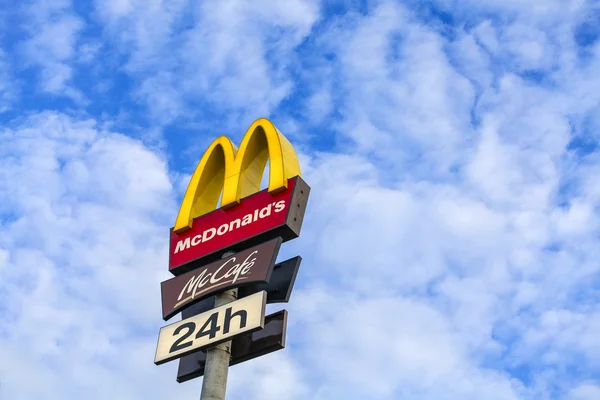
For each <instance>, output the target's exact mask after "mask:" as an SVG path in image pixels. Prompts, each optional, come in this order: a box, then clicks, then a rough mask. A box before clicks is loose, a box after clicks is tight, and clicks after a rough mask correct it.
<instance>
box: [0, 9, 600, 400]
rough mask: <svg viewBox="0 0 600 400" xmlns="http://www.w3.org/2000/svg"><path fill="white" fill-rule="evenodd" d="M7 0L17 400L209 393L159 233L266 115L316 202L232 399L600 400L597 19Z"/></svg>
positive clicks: (6, 118) (6, 244)
mask: <svg viewBox="0 0 600 400" xmlns="http://www.w3.org/2000/svg"><path fill="white" fill-rule="evenodd" d="M0 4H1V5H0V32H1V36H0V121H1V126H0V199H1V201H0V224H1V228H2V229H1V231H0V352H1V356H0V399H2V400H29V399H34V398H37V399H48V400H58V399H60V400H66V399H79V398H85V399H90V400H94V399H109V398H110V399H113V398H114V399H125V400H129V399H131V400H135V399H144V400H149V399H157V400H159V399H166V398H177V399H196V398H199V393H200V387H201V379H197V380H194V381H191V382H187V383H184V384H178V383H176V381H175V376H176V369H177V362H171V363H168V364H165V365H162V366H159V367H157V366H155V365H154V364H153V357H154V350H155V346H156V339H157V334H158V329H159V327H160V326H162V325H164V324H165V323H164V322H163V321H162V319H161V318H160V291H159V282H160V281H162V280H164V279H167V278H168V277H169V276H170V274H169V273H168V271H167V244H168V229H169V228H170V227H171V226H172V225H173V222H174V219H175V215H176V212H177V209H178V206H179V201H180V199H181V197H182V195H183V191H184V189H185V186H186V185H187V181H188V179H189V174H190V173H191V172H192V171H193V168H194V167H195V165H196V163H197V161H198V159H199V157H200V156H201V155H202V153H203V151H204V149H205V148H206V146H207V145H208V144H209V143H210V141H211V140H212V139H213V138H214V137H215V136H217V135H219V134H227V135H229V136H230V137H231V138H232V139H233V141H234V142H239V140H240V138H241V136H242V135H243V133H244V132H245V130H246V129H247V128H248V126H249V125H250V124H251V123H252V122H253V121H254V120H255V119H257V118H259V117H267V118H270V119H271V120H272V121H273V122H274V123H275V125H276V126H277V127H278V128H279V129H280V130H281V131H282V132H283V133H284V134H285V135H286V136H287V137H288V138H290V140H291V141H292V142H293V143H294V144H295V146H296V149H297V151H298V153H299V156H300V157H301V163H302V168H303V176H304V178H305V180H306V181H307V182H308V183H309V184H310V185H311V187H312V192H311V198H310V201H309V208H308V211H307V215H306V219H305V223H304V226H303V231H302V235H301V237H300V238H299V239H296V240H294V241H292V242H289V243H288V244H285V245H284V246H283V248H282V251H281V253H280V257H279V259H280V260H283V259H285V258H287V257H291V256H295V255H302V256H303V259H304V261H303V264H302V267H301V270H300V274H299V277H298V280H297V282H296V288H295V291H294V293H293V296H292V300H291V302H290V303H289V304H288V305H286V306H285V308H286V309H288V310H289V312H290V315H289V326H288V345H287V347H286V349H285V350H282V351H279V352H277V353H274V354H271V355H269V356H265V357H262V358H260V359H257V360H254V361H251V362H247V363H245V364H241V365H238V366H235V367H232V369H231V370H230V380H229V386H228V399H232V400H235V399H240V400H242V399H243V400H252V399H256V400H270V399H273V400H281V399H286V400H288V399H298V400H300V399H315V400H330V399H373V400H379V399H436V400H438V399H439V400H445V399H492V400H493V399H499V400H500V399H501V400H511V399H573V400H597V399H600V357H599V356H598V355H599V354H600V334H599V332H600V306H599V304H598V303H599V300H600V263H599V261H598V260H599V258H600V239H599V238H600V236H599V233H600V208H599V206H600V185H599V184H598V179H599V178H598V176H600V151H599V149H598V141H599V140H600V108H599V104H600V73H599V71H600V41H599V40H598V39H600V2H597V1H587V2H586V1H583V0H531V1H528V2H525V1H514V0H487V1H480V0H461V1H458V0H428V1H422V0H406V1H403V2H400V1H398V2H393V1H352V0H349V1H342V0H340V1H326V2H322V3H319V2H317V1H310V0H306V1H304V0H286V1H285V2H284V1H281V2H271V1H244V0H237V1H235V0H232V1H229V0H217V1H210V0H207V1H190V2H188V1H184V0H110V1H95V2H83V1H68V0H40V1H37V2H33V1H19V2H13V1H8V0H5V1H2V2H0ZM278 308H281V307H277V308H270V307H269V311H275V310H276V309H278Z"/></svg>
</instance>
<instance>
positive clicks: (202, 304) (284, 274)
mask: <svg viewBox="0 0 600 400" xmlns="http://www.w3.org/2000/svg"><path fill="white" fill-rule="evenodd" d="M301 261H302V257H300V256H296V257H293V258H290V259H289V260H285V261H283V262H281V263H279V264H275V267H274V268H273V272H272V273H271V279H269V283H260V282H259V283H251V284H249V285H246V286H243V287H240V288H239V289H238V299H241V298H244V297H246V296H249V295H251V294H253V293H256V292H260V291H261V290H265V291H266V292H267V304H272V303H287V302H288V301H289V299H290V296H291V294H292V289H293V288H294V282H295V280H296V275H298V269H299V268H300V262H301ZM214 307H215V296H214V295H212V296H210V297H205V298H203V299H202V300H200V301H198V302H194V303H193V304H192V305H190V306H189V307H187V308H185V309H184V310H183V311H182V313H181V317H182V319H186V318H189V317H191V316H193V315H196V314H201V313H203V312H206V311H208V310H211V309H213V308H214Z"/></svg>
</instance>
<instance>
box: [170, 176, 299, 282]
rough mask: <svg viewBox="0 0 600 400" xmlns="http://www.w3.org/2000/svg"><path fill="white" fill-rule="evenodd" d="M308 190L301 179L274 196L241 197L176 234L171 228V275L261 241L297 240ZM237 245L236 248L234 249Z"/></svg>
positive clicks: (261, 193)
mask: <svg viewBox="0 0 600 400" xmlns="http://www.w3.org/2000/svg"><path fill="white" fill-rule="evenodd" d="M309 191H310V188H309V187H308V185H306V183H305V182H304V181H303V180H302V179H301V178H300V177H295V178H292V179H290V180H289V181H288V188H287V189H286V190H284V191H282V192H279V193H276V194H270V193H269V192H268V190H266V189H265V190H262V191H260V192H258V193H255V194H253V195H251V196H248V197H246V198H243V199H241V200H240V203H239V204H238V205H237V206H235V207H232V208H227V209H223V208H220V209H218V210H215V211H213V212H210V213H208V214H205V215H202V216H200V217H198V218H196V219H194V221H193V223H192V228H191V229H189V230H188V231H186V232H184V233H181V234H176V233H174V232H173V230H172V229H171V242H170V246H169V271H171V272H172V273H173V274H174V275H179V274H181V273H184V272H187V271H189V270H191V269H194V268H197V267H199V266H201V265H202V264H201V262H204V263H206V262H210V261H213V260H215V259H218V258H219V254H217V253H218V252H219V251H221V250H226V249H230V250H234V251H239V250H241V249H242V247H244V246H250V245H253V244H255V243H260V242H261V241H264V240H268V239H271V238H273V237H275V236H281V237H282V238H283V240H284V241H287V240H289V239H293V238H295V237H298V235H299V234H300V227H301V224H302V217H303V216H304V210H305V209H306V203H307V201H308V194H309ZM236 246H237V248H236Z"/></svg>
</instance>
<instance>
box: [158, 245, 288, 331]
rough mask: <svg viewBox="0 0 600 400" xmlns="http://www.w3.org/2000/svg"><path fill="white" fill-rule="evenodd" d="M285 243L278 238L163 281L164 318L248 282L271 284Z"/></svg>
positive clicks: (161, 285) (166, 318)
mask: <svg viewBox="0 0 600 400" xmlns="http://www.w3.org/2000/svg"><path fill="white" fill-rule="evenodd" d="M281 242H282V239H281V238H280V237H277V238H275V239H272V240H270V241H268V242H265V243H262V244H259V245H258V246H254V247H251V248H249V249H247V250H243V251H240V252H239V253H235V254H233V255H232V256H229V257H226V258H224V259H221V260H219V261H215V262H213V263H210V264H208V265H205V266H203V267H201V268H198V269H195V270H193V271H190V272H188V273H185V274H183V275H179V276H176V277H175V278H172V279H169V280H167V281H164V282H162V283H161V284H160V289H161V295H162V308H163V319H164V320H165V321H166V320H168V319H169V318H171V317H172V316H173V315H175V314H177V313H178V312H180V311H181V310H183V309H184V308H186V307H189V306H191V305H192V304H194V303H196V302H198V301H200V300H202V299H203V298H205V297H207V296H210V295H211V294H213V293H215V292H220V291H223V290H226V289H230V288H233V287H239V286H243V285H247V284H256V283H267V282H268V281H269V280H270V278H271V273H272V271H273V266H274V265H275V260H276V258H277V253H279V247H280V246H281ZM255 292H256V291H255ZM255 292H253V293H255Z"/></svg>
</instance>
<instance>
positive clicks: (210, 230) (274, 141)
mask: <svg viewBox="0 0 600 400" xmlns="http://www.w3.org/2000/svg"><path fill="white" fill-rule="evenodd" d="M267 161H269V186H268V188H267V189H265V190H263V191H260V182H261V179H262V174H263V171H264V169H265V166H266V164H267ZM221 192H222V200H221V207H220V208H218V209H216V208H217V201H218V199H219V196H220V195H221ZM309 192H310V188H309V186H308V185H307V184H306V183H305V182H304V181H303V180H302V178H301V177H300V165H299V163H298V157H297V155H296V152H295V150H294V148H293V147H292V145H291V144H290V142H289V141H288V140H287V139H286V138H285V136H283V135H282V134H281V132H279V130H277V128H275V126H274V125H273V124H272V123H271V122H270V121H268V120H267V119H264V118H261V119H258V120H256V121H255V122H254V123H253V124H252V125H251V126H250V128H249V129H248V131H246V134H245V135H244V137H243V139H242V143H241V144H240V147H239V149H238V148H237V147H236V146H235V145H234V144H233V143H232V142H231V140H229V139H228V138H227V137H225V136H219V137H218V138H217V139H215V140H214V141H213V142H212V144H211V145H210V146H209V147H208V149H207V150H206V152H205V153H204V155H203V156H202V158H201V159H200V162H199V163H198V166H197V167H196V170H195V171H194V173H193V175H192V177H191V179H190V183H189V185H188V188H187V190H186V192H185V195H184V197H183V201H182V204H181V207H180V209H179V213H178V214H177V219H176V221H175V226H174V227H173V228H172V229H171V235H170V246H169V270H170V271H171V272H172V273H173V274H174V275H180V274H182V273H185V272H187V271H190V270H192V269H194V268H197V267H198V265H202V263H206V262H211V261H214V260H216V259H218V258H219V256H220V254H219V252H221V251H223V250H232V251H236V250H237V249H242V248H247V247H248V246H251V245H254V244H258V243H261V242H264V241H266V240H269V239H272V238H275V237H277V236H279V237H281V238H282V239H283V241H287V240H290V239H293V238H296V237H298V235H299V234H300V228H301V226H302V220H303V216H304V211H305V209H306V204H307V201H308V195H309Z"/></svg>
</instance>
